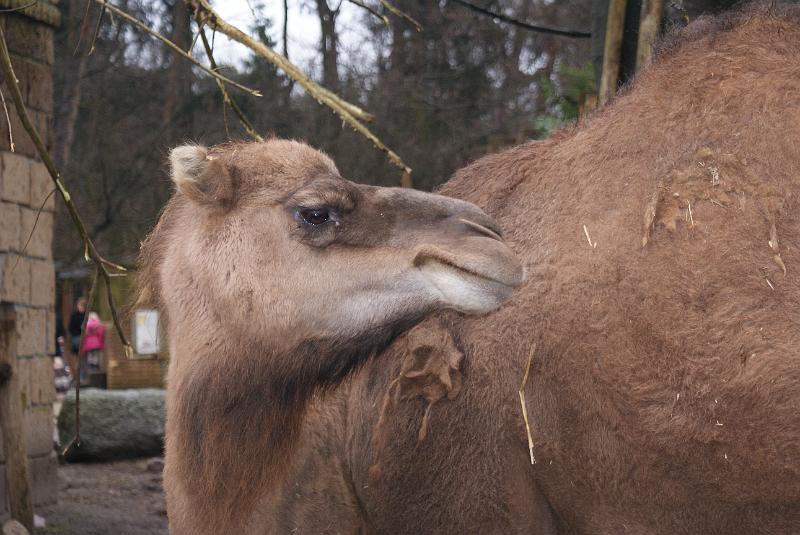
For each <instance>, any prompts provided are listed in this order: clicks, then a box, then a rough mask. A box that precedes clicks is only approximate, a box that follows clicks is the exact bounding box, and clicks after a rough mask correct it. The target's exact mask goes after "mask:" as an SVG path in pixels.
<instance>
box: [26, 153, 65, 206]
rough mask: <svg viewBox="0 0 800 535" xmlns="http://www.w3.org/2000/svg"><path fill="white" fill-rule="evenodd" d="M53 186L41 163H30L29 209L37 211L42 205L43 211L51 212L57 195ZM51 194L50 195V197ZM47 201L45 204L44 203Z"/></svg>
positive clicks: (45, 168)
mask: <svg viewBox="0 0 800 535" xmlns="http://www.w3.org/2000/svg"><path fill="white" fill-rule="evenodd" d="M54 189H55V185H54V184H53V180H52V179H51V178H50V173H48V172H47V167H45V166H44V164H43V163H42V162H35V161H34V162H31V199H30V203H29V204H30V207H31V208H35V209H36V210H38V209H39V208H40V207H41V206H42V203H44V210H47V211H48V212H52V211H53V210H54V209H55V205H56V196H57V195H58V194H57V193H55V192H53V190H54ZM51 192H52V195H51ZM45 199H47V202H45Z"/></svg>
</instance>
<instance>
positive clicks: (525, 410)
mask: <svg viewBox="0 0 800 535" xmlns="http://www.w3.org/2000/svg"><path fill="white" fill-rule="evenodd" d="M535 350H536V344H533V347H531V352H530V354H529V355H528V365H527V366H525V375H523V376H522V384H521V385H519V390H518V393H519V403H520V405H521V406H522V419H523V420H525V431H526V432H527V433H528V452H529V453H530V455H531V464H536V458H535V457H534V456H533V437H532V436H531V426H530V423H529V422H528V407H527V405H526V404H525V386H526V385H527V384H528V373H529V372H530V371H531V363H532V362H533V352H534V351H535Z"/></svg>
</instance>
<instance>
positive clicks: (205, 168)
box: [169, 145, 234, 206]
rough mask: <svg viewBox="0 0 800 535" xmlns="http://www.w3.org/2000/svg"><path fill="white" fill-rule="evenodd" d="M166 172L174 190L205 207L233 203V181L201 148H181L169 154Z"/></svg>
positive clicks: (182, 146)
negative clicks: (170, 177) (175, 188)
mask: <svg viewBox="0 0 800 535" xmlns="http://www.w3.org/2000/svg"><path fill="white" fill-rule="evenodd" d="M169 163H170V173H171V175H172V181H173V182H174V183H175V186H176V187H177V189H178V191H179V192H180V193H182V194H183V195H186V196H187V197H188V198H189V199H191V200H193V201H195V202H197V203H200V204H206V205H222V206H227V205H230V203H231V202H232V201H233V194H234V187H233V180H232V179H231V176H230V174H229V173H228V170H227V168H226V167H225V166H224V165H223V164H222V162H220V161H219V160H218V159H215V158H214V157H213V156H210V155H209V154H208V149H207V148H205V147H203V146H202V145H181V146H180V147H175V148H174V149H172V150H171V151H170V153H169Z"/></svg>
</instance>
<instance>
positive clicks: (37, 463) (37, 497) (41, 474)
mask: <svg viewBox="0 0 800 535" xmlns="http://www.w3.org/2000/svg"><path fill="white" fill-rule="evenodd" d="M28 467H29V469H30V474H31V484H32V486H33V496H32V498H33V505H36V506H41V505H50V504H53V503H56V501H58V462H57V459H56V455H55V453H54V452H53V444H52V442H51V443H50V452H49V453H48V454H47V455H42V456H41V457H34V458H33V459H31V460H30V463H29V464H28ZM37 533H38V531H37Z"/></svg>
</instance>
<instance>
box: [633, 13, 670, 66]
mask: <svg viewBox="0 0 800 535" xmlns="http://www.w3.org/2000/svg"><path fill="white" fill-rule="evenodd" d="M663 14H664V0H642V16H641V22H640V23H639V44H638V45H637V47H636V70H637V71H638V70H640V69H641V68H642V67H644V66H646V65H648V64H649V63H650V60H651V59H652V58H653V42H654V41H655V39H656V36H657V35H658V29H659V27H660V26H661V17H662V16H663Z"/></svg>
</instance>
